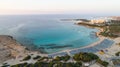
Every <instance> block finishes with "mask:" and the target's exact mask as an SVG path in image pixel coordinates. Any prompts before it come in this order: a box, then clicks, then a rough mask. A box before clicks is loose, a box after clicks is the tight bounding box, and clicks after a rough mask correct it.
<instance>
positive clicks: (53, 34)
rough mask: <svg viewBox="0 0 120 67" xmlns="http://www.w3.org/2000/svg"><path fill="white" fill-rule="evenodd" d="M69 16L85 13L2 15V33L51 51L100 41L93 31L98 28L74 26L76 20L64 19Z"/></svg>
mask: <svg viewBox="0 0 120 67" xmlns="http://www.w3.org/2000/svg"><path fill="white" fill-rule="evenodd" d="M69 18H73V19H74V18H81V16H78V15H73V16H72V15H15V16H0V27H1V28H0V34H2V35H3V34H7V35H11V36H13V37H14V38H16V39H17V41H19V42H20V43H22V44H23V45H29V47H30V46H31V47H32V45H35V46H37V47H39V48H40V49H42V50H44V51H45V52H47V53H54V52H58V51H61V50H64V49H73V48H78V47H82V46H86V45H89V44H91V43H93V42H96V41H97V40H99V39H98V38H97V37H95V36H94V34H93V32H96V31H98V30H97V29H91V28H87V27H84V26H78V25H74V22H73V21H60V19H69ZM86 18H88V17H86Z"/></svg>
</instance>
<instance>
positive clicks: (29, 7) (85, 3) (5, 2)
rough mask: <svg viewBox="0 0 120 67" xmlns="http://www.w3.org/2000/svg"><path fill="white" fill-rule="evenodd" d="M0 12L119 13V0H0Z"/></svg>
mask: <svg viewBox="0 0 120 67" xmlns="http://www.w3.org/2000/svg"><path fill="white" fill-rule="evenodd" d="M0 14H113V15H114V14H117V15H120V0H0Z"/></svg>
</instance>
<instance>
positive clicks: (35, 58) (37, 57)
mask: <svg viewBox="0 0 120 67" xmlns="http://www.w3.org/2000/svg"><path fill="white" fill-rule="evenodd" d="M39 58H41V56H36V57H34V58H33V59H34V60H37V59H39Z"/></svg>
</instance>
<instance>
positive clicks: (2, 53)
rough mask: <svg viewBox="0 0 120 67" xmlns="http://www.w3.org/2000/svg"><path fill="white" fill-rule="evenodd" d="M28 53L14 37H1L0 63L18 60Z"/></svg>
mask: <svg viewBox="0 0 120 67" xmlns="http://www.w3.org/2000/svg"><path fill="white" fill-rule="evenodd" d="M27 53H28V51H27V50H26V49H25V47H24V46H22V45H21V44H19V43H18V42H17V41H16V40H15V39H13V37H12V36H8V35H0V63H2V62H4V61H6V60H8V59H17V58H19V57H23V56H25V55H26V54H27Z"/></svg>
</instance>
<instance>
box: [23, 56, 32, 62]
mask: <svg viewBox="0 0 120 67" xmlns="http://www.w3.org/2000/svg"><path fill="white" fill-rule="evenodd" d="M30 59H31V56H30V55H28V56H26V57H25V58H24V59H23V61H27V60H30Z"/></svg>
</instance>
